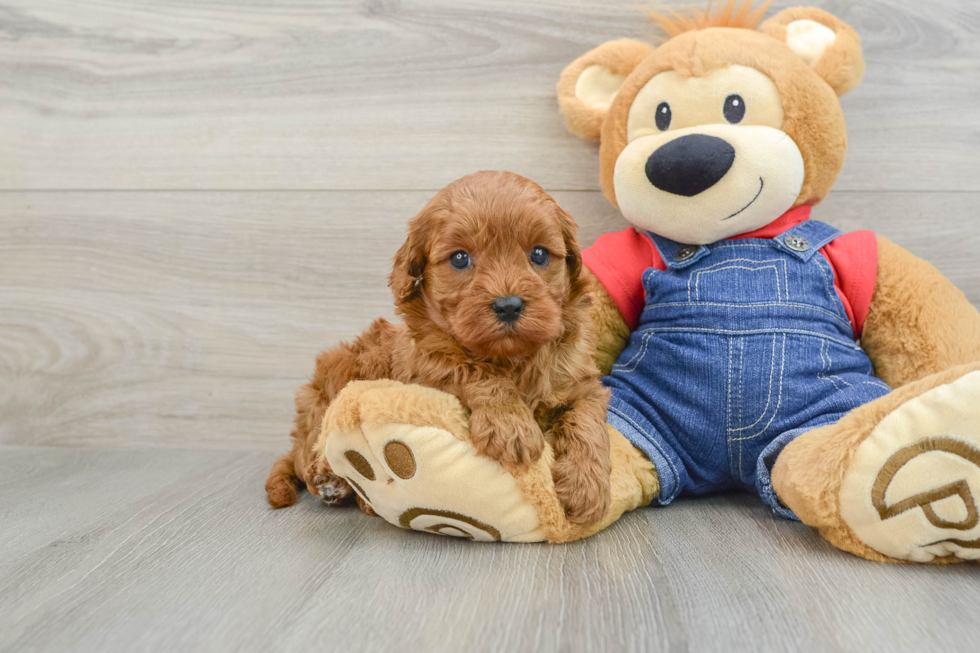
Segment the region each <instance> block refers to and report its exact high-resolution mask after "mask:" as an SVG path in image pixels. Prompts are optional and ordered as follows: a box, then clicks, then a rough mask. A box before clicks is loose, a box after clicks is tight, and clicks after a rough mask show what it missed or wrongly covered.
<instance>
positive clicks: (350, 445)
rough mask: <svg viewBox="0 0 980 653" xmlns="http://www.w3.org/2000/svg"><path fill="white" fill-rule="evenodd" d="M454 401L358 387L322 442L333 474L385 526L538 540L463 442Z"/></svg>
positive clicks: (430, 393) (521, 508)
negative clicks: (354, 492)
mask: <svg viewBox="0 0 980 653" xmlns="http://www.w3.org/2000/svg"><path fill="white" fill-rule="evenodd" d="M468 437H469V434H468V429H467V424H466V412H465V410H464V409H463V407H462V406H461V405H460V403H459V401H458V400H457V399H456V398H455V397H453V396H451V395H448V394H446V393H443V392H440V391H438V390H433V389H431V388H424V387H421V386H415V385H404V384H400V383H395V382H392V381H383V382H372V381H358V382H355V383H351V384H350V385H348V386H347V387H346V388H345V389H344V390H343V392H341V393H340V395H338V397H337V398H336V400H335V402H334V404H333V405H332V406H331V408H330V410H329V411H328V412H327V415H326V417H325V419H324V437H323V438H322V440H321V442H322V444H323V448H324V454H325V456H326V458H327V462H328V463H329V464H330V467H331V468H332V469H333V472H334V473H335V474H337V475H338V476H340V477H342V478H344V479H345V480H346V481H347V482H348V483H350V485H351V486H352V487H353V488H354V490H355V491H356V492H357V494H358V495H359V496H360V497H361V499H362V500H363V501H364V502H366V503H367V504H368V505H369V506H370V508H371V509H373V510H374V511H375V512H376V513H377V514H378V515H379V516H381V517H383V518H384V519H385V520H386V521H388V522H390V523H392V524H394V525H396V526H400V527H402V528H411V529H414V530H419V531H427V532H430V533H438V534H440V535H451V536H455V537H462V538H467V539H470V540H478V541H524V542H529V541H540V540H543V539H545V537H544V534H543V532H542V529H541V528H540V526H539V520H538V516H537V513H536V511H535V509H534V507H533V505H532V504H531V503H529V502H528V501H527V500H526V499H525V497H524V496H523V495H522V493H521V491H520V489H519V487H518V483H517V481H516V480H515V478H514V477H513V476H511V475H510V474H508V473H507V472H506V471H505V470H504V469H503V468H502V467H501V466H500V465H499V464H498V463H496V462H494V461H493V460H491V459H489V458H485V457H482V456H478V455H477V453H476V449H475V448H474V447H473V445H472V444H470V442H469V439H468Z"/></svg>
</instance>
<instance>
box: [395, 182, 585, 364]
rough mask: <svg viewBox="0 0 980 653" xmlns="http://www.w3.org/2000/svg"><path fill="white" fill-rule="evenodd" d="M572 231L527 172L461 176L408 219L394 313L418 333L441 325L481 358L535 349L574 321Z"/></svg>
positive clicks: (577, 291)
mask: <svg viewBox="0 0 980 653" xmlns="http://www.w3.org/2000/svg"><path fill="white" fill-rule="evenodd" d="M575 229H576V225H575V222H574V221H573V220H572V218H571V217H570V216H569V215H568V214H567V213H566V212H565V211H564V210H563V209H562V208H561V207H559V206H558V204H557V203H556V202H555V200H554V199H553V198H552V197H551V196H550V195H548V194H547V193H546V192H545V191H544V190H543V189H542V188H541V187H540V186H538V185H537V184H535V183H534V182H532V181H531V180H529V179H525V178H524V177H521V176H519V175H516V174H513V173H511V172H496V171H494V172H486V171H485V172H478V173H475V174H472V175H468V176H466V177H463V178H462V179H459V180H457V181H455V182H453V183H452V184H450V185H449V186H447V187H446V188H444V189H442V190H441V191H439V193H438V194H437V195H436V196H435V197H434V198H432V200H431V201H430V202H429V203H428V204H427V205H426V206H425V208H423V209H422V211H421V212H420V213H419V214H418V215H417V216H415V217H414V218H413V219H412V220H411V221H410V222H409V224H408V239H407V240H406V242H405V244H404V245H403V246H402V247H401V249H400V250H398V254H396V256H395V263H394V269H393V270H392V273H391V278H390V281H389V285H390V286H391V289H392V292H393V293H394V296H395V304H396V308H397V311H398V312H399V313H400V314H401V315H402V316H403V317H404V319H405V322H406V324H408V326H409V328H412V329H413V330H415V331H416V332H418V333H427V332H432V331H433V329H437V330H439V331H441V332H444V333H446V334H448V335H449V336H450V337H452V338H454V339H456V340H458V341H459V342H460V343H461V344H462V345H463V347H465V348H466V349H467V350H469V351H470V352H472V353H473V354H475V355H476V356H479V357H481V358H500V357H507V358H509V357H516V356H527V355H530V354H532V353H534V352H535V351H536V350H537V349H538V348H539V347H540V346H541V345H543V344H544V343H546V342H548V341H551V340H554V339H556V338H558V337H560V336H561V335H562V333H563V332H564V331H565V330H566V329H567V328H568V327H569V326H570V320H573V319H577V317H574V316H575V315H576V313H575V309H576V308H577V307H578V305H579V304H580V300H581V297H582V286H581V282H580V280H579V272H580V270H581V267H582V257H581V253H580V251H579V246H578V242H577V241H576V239H575Z"/></svg>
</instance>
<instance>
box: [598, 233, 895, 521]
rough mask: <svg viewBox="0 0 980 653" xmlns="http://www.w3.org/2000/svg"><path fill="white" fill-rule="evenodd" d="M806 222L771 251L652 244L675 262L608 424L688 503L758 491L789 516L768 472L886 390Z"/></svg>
mask: <svg viewBox="0 0 980 653" xmlns="http://www.w3.org/2000/svg"><path fill="white" fill-rule="evenodd" d="M839 235H841V232H839V231H837V230H836V229H834V228H833V227H831V226H829V225H826V224H823V223H821V222H816V221H811V220H807V221H805V222H802V223H800V224H798V225H796V226H794V227H792V228H790V229H788V230H787V231H785V232H783V233H782V234H780V235H779V236H777V237H776V238H773V239H753V238H746V239H741V240H723V241H720V242H717V243H714V244H711V245H706V246H705V245H701V246H692V245H681V244H679V243H675V242H673V241H671V240H667V239H666V238H661V237H660V236H657V235H654V234H649V236H650V237H651V238H652V239H653V242H654V244H655V245H656V247H657V249H658V250H659V252H660V255H661V257H663V260H664V262H665V263H666V264H667V268H668V269H667V271H666V272H663V271H660V270H657V269H655V268H650V269H648V270H647V271H646V272H645V273H644V274H643V287H644V288H645V289H646V306H645V308H644V310H643V314H642V316H641V317H640V325H639V327H638V328H637V330H636V331H634V332H633V335H632V336H631V338H630V343H629V346H628V347H627V348H626V350H625V351H624V352H623V353H622V355H620V357H619V360H618V361H617V362H616V365H614V366H613V369H612V372H611V373H610V375H609V376H607V377H605V378H604V379H603V382H604V383H605V384H606V385H607V386H609V388H611V390H612V400H611V401H610V403H609V418H608V419H609V423H610V424H611V425H612V426H614V427H615V428H616V429H617V430H619V431H620V432H621V433H622V434H623V435H624V436H626V438H628V439H629V440H630V441H631V442H632V443H633V444H634V445H635V446H636V447H638V448H639V449H641V450H642V451H643V452H644V453H646V454H647V456H649V457H650V460H652V461H653V463H654V465H656V467H657V473H658V475H659V476H660V496H659V497H658V499H657V500H658V501H659V503H660V504H661V505H663V504H667V503H670V502H671V501H672V500H673V499H674V498H675V497H676V496H677V495H678V494H681V493H685V494H691V495H697V494H707V493H710V492H715V491H718V490H724V489H727V488H751V487H754V488H755V489H756V491H757V492H758V493H759V495H760V496H761V497H762V499H763V500H764V501H765V502H766V503H768V504H769V505H770V506H771V507H772V508H773V510H775V511H776V512H777V513H778V514H780V515H782V516H783V517H787V518H791V519H795V518H796V517H795V515H793V513H792V512H791V511H790V510H788V509H787V508H785V507H784V506H782V505H780V503H779V501H778V499H777V498H776V495H775V493H774V492H773V489H772V483H771V481H770V471H771V470H772V466H773V464H774V463H775V461H776V456H777V455H778V454H779V452H780V451H782V449H783V447H785V446H786V444H787V443H788V442H790V441H791V440H792V439H793V438H795V437H797V436H799V435H801V434H803V433H805V432H806V431H809V430H811V429H813V428H816V427H819V426H824V425H826V424H830V423H833V422H836V421H837V420H838V419H840V418H841V417H842V416H843V415H844V414H845V413H847V412H848V411H850V410H851V409H853V408H856V407H858V406H861V405H863V404H866V403H868V402H869V401H872V400H874V399H877V398H878V397H881V396H882V395H884V394H887V393H888V392H889V388H888V386H886V385H885V383H884V382H882V381H881V380H880V379H877V378H875V377H874V376H873V375H872V370H871V361H870V360H869V359H868V356H867V355H866V354H865V353H864V351H863V350H862V349H861V348H860V347H859V346H858V345H857V343H856V342H855V341H854V331H853V327H852V326H851V323H850V321H849V320H848V317H847V314H846V313H845V311H844V306H843V304H842V303H841V300H840V298H839V297H838V295H837V292H836V291H835V290H834V274H833V270H832V269H831V267H830V264H829V263H828V262H827V260H826V259H825V258H824V257H823V256H822V255H821V254H820V253H819V250H820V248H821V247H823V246H824V245H826V244H827V243H829V242H831V241H832V240H834V239H835V238H837V237H838V236H839Z"/></svg>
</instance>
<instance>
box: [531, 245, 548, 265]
mask: <svg viewBox="0 0 980 653" xmlns="http://www.w3.org/2000/svg"><path fill="white" fill-rule="evenodd" d="M550 260H551V252H549V251H548V250H546V249H545V248H544V247H535V248H533V249H532V250H531V263H534V264H535V265H537V266H538V267H542V268H543V267H544V266H546V265H548V261H550Z"/></svg>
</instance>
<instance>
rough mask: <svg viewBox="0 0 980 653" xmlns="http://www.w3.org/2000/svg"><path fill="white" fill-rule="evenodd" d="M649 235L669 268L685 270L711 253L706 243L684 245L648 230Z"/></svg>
mask: <svg viewBox="0 0 980 653" xmlns="http://www.w3.org/2000/svg"><path fill="white" fill-rule="evenodd" d="M647 235H648V236H650V239H651V240H652V241H653V244H654V246H656V248H657V251H658V252H659V253H660V258H662V259H663V261H664V264H665V265H666V266H667V269H668V270H683V269H684V268H686V267H688V266H690V265H694V264H695V263H697V262H698V261H700V260H701V259H703V258H704V257H705V256H707V255H708V254H710V253H711V250H709V249H708V248H707V247H706V246H704V245H684V244H682V243H678V242H674V241H673V240H670V239H669V238H664V237H663V236H658V235H657V234H655V233H653V232H652V231H648V232H647Z"/></svg>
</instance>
